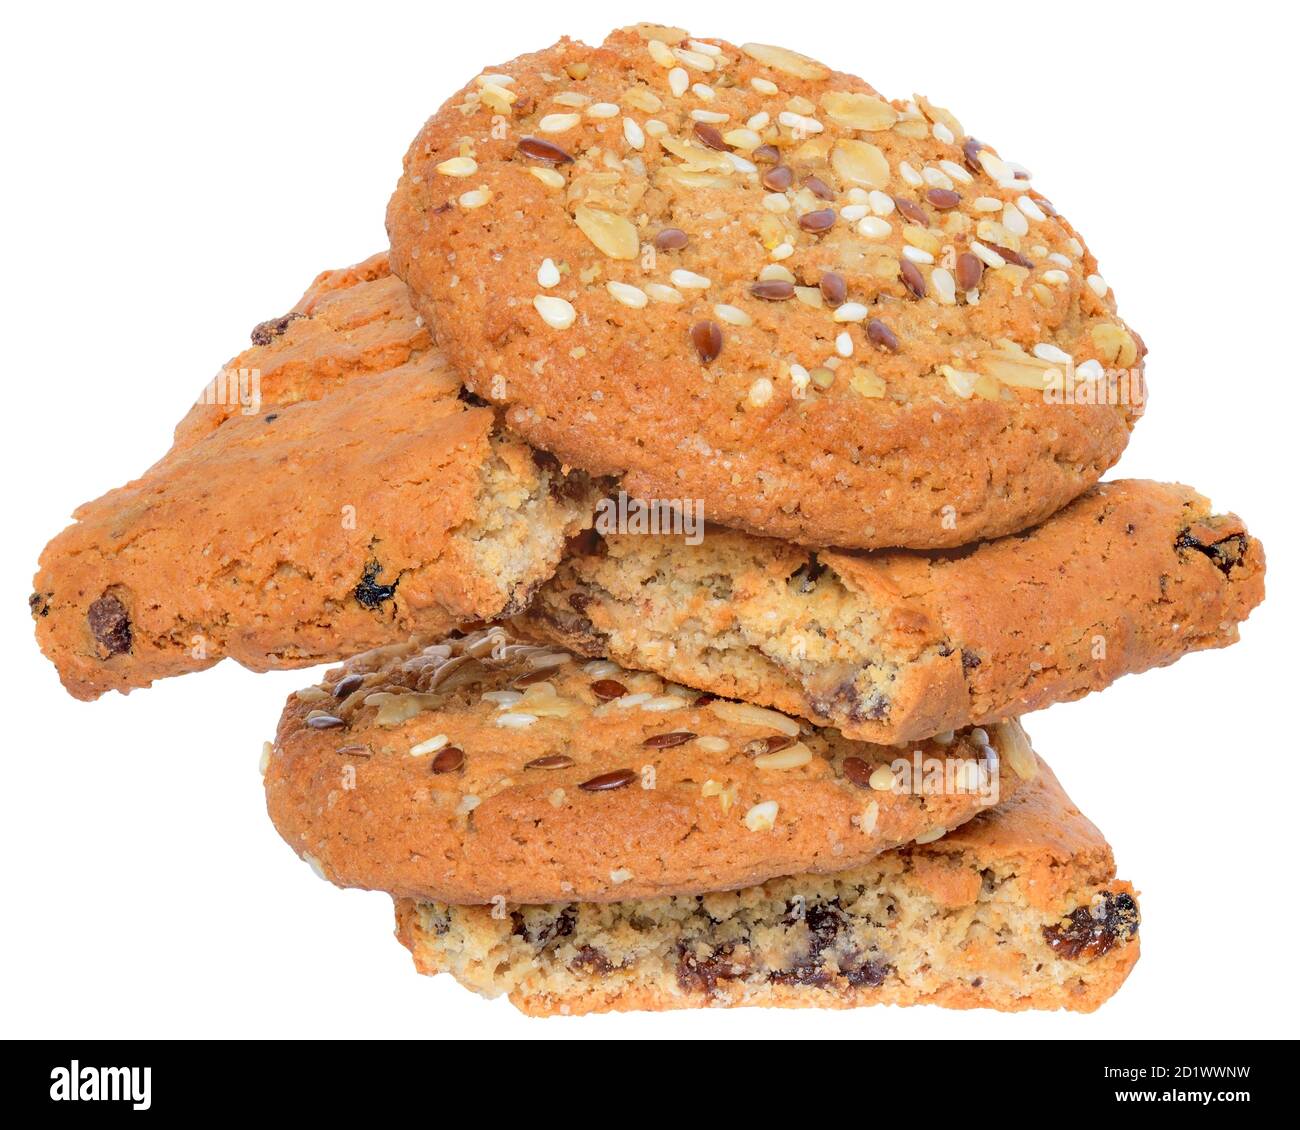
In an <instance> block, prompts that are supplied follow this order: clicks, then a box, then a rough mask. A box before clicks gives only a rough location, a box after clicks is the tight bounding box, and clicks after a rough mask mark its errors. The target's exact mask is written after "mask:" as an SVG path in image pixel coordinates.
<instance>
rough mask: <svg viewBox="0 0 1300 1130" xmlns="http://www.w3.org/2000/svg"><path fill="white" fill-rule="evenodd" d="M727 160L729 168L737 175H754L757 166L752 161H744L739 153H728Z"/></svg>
mask: <svg viewBox="0 0 1300 1130" xmlns="http://www.w3.org/2000/svg"><path fill="white" fill-rule="evenodd" d="M727 160H728V161H729V162H731V167H732V168H733V169H735V170H736V172H738V173H756V172H758V166H757V165H755V164H754V163H753V162H752V161H748V160H746V159H745V158H744V157H742V156H740V154H739V153H728V154H727Z"/></svg>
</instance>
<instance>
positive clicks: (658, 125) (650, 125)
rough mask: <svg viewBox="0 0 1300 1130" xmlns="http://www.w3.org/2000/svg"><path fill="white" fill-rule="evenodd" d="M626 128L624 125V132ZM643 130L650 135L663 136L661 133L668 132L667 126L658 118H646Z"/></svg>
mask: <svg viewBox="0 0 1300 1130" xmlns="http://www.w3.org/2000/svg"><path fill="white" fill-rule="evenodd" d="M626 130H627V127H626V126H625V127H624V132H626ZM645 132H646V134H647V135H649V136H650V137H663V135H664V134H666V133H667V132H668V126H667V125H666V124H665V123H663V122H661V121H660V120H659V119H658V118H648V119H647V120H646V124H645Z"/></svg>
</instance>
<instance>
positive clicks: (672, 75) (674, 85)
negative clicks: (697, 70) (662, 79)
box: [668, 67, 691, 98]
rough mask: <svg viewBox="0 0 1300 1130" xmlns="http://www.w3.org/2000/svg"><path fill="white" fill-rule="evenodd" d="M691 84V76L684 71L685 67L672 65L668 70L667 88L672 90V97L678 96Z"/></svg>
mask: <svg viewBox="0 0 1300 1130" xmlns="http://www.w3.org/2000/svg"><path fill="white" fill-rule="evenodd" d="M690 84H691V76H690V75H688V74H687V73H686V68H685V67H673V69H672V70H671V71H669V72H668V89H669V90H671V91H672V92H673V97H674V98H680V97H681V96H682V95H683V94H685V93H686V88H687V87H688V86H690Z"/></svg>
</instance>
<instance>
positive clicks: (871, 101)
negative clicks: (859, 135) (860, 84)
mask: <svg viewBox="0 0 1300 1130" xmlns="http://www.w3.org/2000/svg"><path fill="white" fill-rule="evenodd" d="M821 101H822V109H823V110H825V111H826V116H827V117H828V118H830V119H831V121H833V122H835V123H837V124H838V125H842V126H844V127H845V128H847V129H862V130H882V129H889V127H890V126H892V125H893V124H894V123H895V122H896V121H898V111H897V110H895V109H894V108H893V107H892V106H891V105H890V104H889V103H888V102H885V101H883V100H882V99H879V98H877V97H876V96H875V95H874V94H863V93H860V92H856V91H855V92H849V91H840V90H828V91H827V92H826V93H825V94H823V95H822V99H821Z"/></svg>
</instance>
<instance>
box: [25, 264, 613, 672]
mask: <svg viewBox="0 0 1300 1130" xmlns="http://www.w3.org/2000/svg"><path fill="white" fill-rule="evenodd" d="M299 306H300V308H301V310H302V311H303V317H301V318H294V319H290V320H289V321H287V322H286V321H284V320H283V319H278V320H275V321H273V322H272V323H270V324H267V325H265V326H263V327H259V328H258V330H257V331H255V336H260V337H261V338H262V339H263V340H264V344H263V345H260V346H255V347H254V348H253V349H250V350H248V351H246V352H245V353H243V354H241V355H240V357H239V358H237V359H236V360H235V361H234V362H232V367H233V368H236V369H239V368H243V369H247V370H249V371H250V372H251V371H252V370H257V371H259V372H260V375H261V380H260V393H261V401H260V403H258V404H257V405H256V408H255V410H254V411H253V412H248V411H246V410H245V409H246V407H252V405H248V406H241V405H240V403H239V402H238V400H237V398H235V397H232V396H229V395H226V396H223V397H218V398H216V402H215V403H200V404H198V405H196V406H195V407H194V409H193V410H192V411H191V412H190V414H189V415H188V416H187V417H186V419H185V421H183V422H182V424H181V425H180V427H179V428H178V429H177V438H176V444H175V446H174V447H173V449H172V450H171V451H170V452H169V453H168V454H167V455H166V456H165V457H164V458H163V459H162V460H160V461H159V462H158V463H157V464H155V465H154V467H152V468H151V469H150V470H149V471H148V472H146V473H145V475H144V476H143V477H141V478H140V479H137V480H136V481H135V482H132V483H130V484H128V485H127V486H125V487H121V488H119V489H117V490H114V491H111V492H110V493H109V494H107V495H105V496H104V497H102V498H100V499H98V500H97V501H95V502H92V503H89V504H87V505H85V506H83V507H81V508H80V509H79V510H78V511H77V519H78V520H77V522H76V523H75V524H74V525H72V526H70V527H69V528H68V529H66V530H65V531H64V532H63V533H62V534H60V535H59V536H58V537H57V538H55V539H54V540H53V541H52V542H51V543H50V545H49V546H48V547H47V548H46V550H45V552H44V553H43V555H42V557H41V567H40V571H39V573H38V574H37V576H36V579H35V596H34V597H33V598H32V610H33V614H34V616H35V620H36V629H37V637H38V640H39V642H40V645H41V648H42V650H43V651H44V652H45V653H46V655H47V656H48V657H49V658H50V659H51V660H52V661H53V662H54V663H55V665H56V666H57V667H58V669H59V674H60V677H61V678H62V679H63V682H64V685H65V686H66V687H67V688H68V690H69V691H70V692H71V693H72V694H74V695H76V696H77V697H79V698H94V697H96V696H98V695H99V694H102V693H103V692H105V691H107V690H120V691H129V690H130V689H132V688H134V687H141V686H148V685H149V683H150V682H151V681H152V680H154V679H156V678H162V677H165V676H168V675H176V674H181V673H183V672H186V671H194V670H199V669H202V668H204V667H208V666H211V665H212V664H213V663H216V662H217V661H219V660H220V659H222V658H223V657H226V656H229V657H231V658H234V659H236V660H237V661H238V662H240V663H242V664H244V665H245V666H248V667H251V668H253V669H254V670H266V669H269V668H279V667H301V666H307V665H310V664H314V663H320V662H323V661H326V660H332V659H339V658H342V657H343V656H345V655H349V654H354V653H355V652H357V651H358V650H363V649H365V648H368V647H373V646H377V645H379V644H383V643H390V642H393V641H394V640H400V639H405V638H406V637H407V636H408V635H410V634H411V633H412V632H417V631H428V632H441V631H447V630H449V629H450V628H452V627H454V626H456V625H457V624H459V623H463V622H465V621H467V620H474V619H478V618H481V617H484V616H491V615H495V614H498V613H500V612H501V611H502V610H504V609H507V608H511V607H517V606H519V605H520V604H521V603H522V601H523V600H524V599H525V598H526V596H527V594H528V592H529V591H530V590H531V588H532V587H533V586H535V585H536V584H537V583H539V582H540V581H541V580H543V579H545V578H546V577H547V576H548V575H549V574H550V572H551V570H552V568H553V567H554V564H555V562H556V561H558V559H559V555H560V551H561V549H562V547H563V543H564V539H565V537H566V536H568V535H571V534H573V533H575V532H577V530H579V529H581V528H582V526H583V525H585V524H587V523H588V522H589V521H590V506H591V504H592V502H593V499H591V498H587V497H585V496H582V497H575V498H574V499H569V498H567V497H564V496H563V495H554V496H553V494H552V489H551V488H552V486H553V485H555V484H556V483H557V477H556V476H555V475H554V474H553V473H552V472H551V471H550V470H547V469H546V468H544V467H542V466H540V465H539V464H538V463H537V462H536V461H535V460H534V458H533V456H532V453H531V452H530V451H529V450H528V448H527V447H526V446H525V445H523V444H522V443H519V442H518V441H517V440H512V439H502V438H500V437H497V436H494V434H493V428H494V420H493V414H492V412H491V410H490V409H487V408H474V407H471V406H469V405H467V404H466V403H464V402H462V401H461V400H460V399H458V395H457V394H458V392H459V388H460V386H459V382H458V380H457V379H456V378H455V376H454V374H452V373H451V372H450V370H449V369H448V368H447V367H446V364H445V362H444V361H443V359H442V357H441V355H440V354H439V353H438V352H437V351H436V350H434V349H433V348H432V343H431V342H430V340H429V337H428V334H427V332H426V331H425V330H424V329H423V328H421V327H420V326H419V325H418V323H417V319H416V316H415V314H414V312H413V311H412V310H411V308H410V305H409V303H407V301H406V299H405V296H404V292H403V288H402V285H401V283H400V282H398V280H396V279H394V278H393V277H392V276H391V275H388V274H387V273H386V271H385V269H384V265H383V261H382V259H379V260H371V261H368V263H367V264H363V265H361V266H359V267H358V268H353V269H351V270H349V271H345V272H331V273H328V274H327V275H324V276H322V277H321V279H319V280H318V281H317V283H316V284H315V286H314V287H313V289H312V290H311V291H309V292H308V294H307V295H306V296H305V297H304V299H303V301H302V302H301V303H300V304H299ZM245 388H246V389H247V390H248V391H250V392H252V391H254V390H256V388H257V386H256V385H254V384H252V383H251V380H250V381H249V382H247V383H246V385H245ZM232 401H233V402H232Z"/></svg>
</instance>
